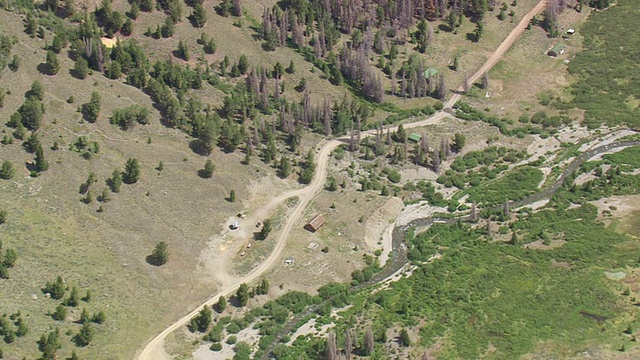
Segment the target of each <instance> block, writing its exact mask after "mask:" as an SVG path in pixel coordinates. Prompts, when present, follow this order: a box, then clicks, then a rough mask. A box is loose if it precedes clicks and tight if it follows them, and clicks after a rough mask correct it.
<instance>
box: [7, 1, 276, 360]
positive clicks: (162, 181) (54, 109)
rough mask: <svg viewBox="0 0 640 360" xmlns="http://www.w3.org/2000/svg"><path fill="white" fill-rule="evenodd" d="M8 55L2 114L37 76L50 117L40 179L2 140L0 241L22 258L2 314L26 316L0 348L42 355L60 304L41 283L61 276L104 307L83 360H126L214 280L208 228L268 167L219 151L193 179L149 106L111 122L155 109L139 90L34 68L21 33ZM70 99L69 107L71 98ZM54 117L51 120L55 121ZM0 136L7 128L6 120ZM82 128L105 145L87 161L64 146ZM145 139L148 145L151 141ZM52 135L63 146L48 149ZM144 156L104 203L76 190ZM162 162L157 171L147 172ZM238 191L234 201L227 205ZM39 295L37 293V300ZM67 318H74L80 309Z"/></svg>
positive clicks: (35, 45)
mask: <svg viewBox="0 0 640 360" xmlns="http://www.w3.org/2000/svg"><path fill="white" fill-rule="evenodd" d="M0 21H3V23H4V24H7V25H8V26H9V27H10V28H16V29H21V23H20V19H19V18H17V17H15V16H13V15H11V14H9V13H6V12H0ZM16 36H18V38H19V42H18V43H17V44H16V45H15V47H14V51H15V52H16V53H17V54H19V55H20V56H21V58H22V67H21V68H20V70H18V71H17V72H15V73H13V72H10V71H6V72H4V73H3V76H2V81H3V84H2V86H3V87H4V88H8V89H11V91H12V93H11V95H8V96H7V97H6V98H5V107H4V108H2V109H0V118H2V119H8V118H9V116H10V114H11V113H13V112H14V111H15V110H16V109H17V108H18V107H19V106H20V104H21V103H22V101H23V94H24V93H25V92H26V91H27V90H28V89H29V87H30V85H31V83H32V82H33V81H34V80H36V79H37V80H39V81H40V82H41V83H42V84H43V87H44V89H45V99H44V103H45V106H46V111H47V112H46V114H45V117H44V122H43V126H42V128H41V129H40V130H39V134H40V139H41V142H42V143H43V146H44V147H45V155H46V157H47V159H48V160H49V163H50V169H49V170H48V171H47V172H45V173H43V174H42V175H41V176H39V177H37V178H31V177H29V176H28V171H27V169H26V166H25V165H24V164H25V163H26V162H29V161H31V160H32V159H33V157H32V155H31V154H27V153H26V152H25V151H24V150H22V149H21V146H20V141H17V140H16V141H14V144H12V145H6V146H2V147H0V158H2V160H5V159H6V160H10V161H11V162H12V163H13V164H14V166H15V167H16V168H17V174H16V176H15V177H14V179H12V180H11V181H4V180H3V185H2V186H3V189H4V190H5V191H2V192H1V193H0V202H1V203H2V204H3V205H2V207H3V208H4V209H6V210H7V211H8V213H9V219H8V223H7V224H6V225H3V232H2V233H1V234H0V239H1V240H2V241H3V243H4V244H5V245H6V246H8V247H12V248H15V249H16V250H17V252H18V254H19V260H18V264H17V266H16V268H15V269H12V271H11V279H9V280H7V281H3V289H4V290H3V291H2V293H1V294H0V307H1V308H2V311H3V313H4V312H6V313H13V312H15V311H18V310H20V311H22V313H23V314H25V315H27V318H26V321H27V324H28V326H29V327H30V332H29V334H28V335H27V336H26V338H25V339H19V340H18V341H17V342H16V345H15V346H13V345H12V346H11V347H3V348H4V350H5V356H10V358H14V356H15V358H22V357H23V356H26V357H27V358H34V357H36V356H37V355H38V351H37V346H36V343H35V341H36V339H37V338H38V337H39V336H40V335H41V334H42V333H43V332H45V331H46V330H47V329H48V328H49V327H50V326H54V325H56V323H55V322H54V321H53V320H52V319H51V318H50V317H48V316H47V315H46V313H47V312H49V311H52V310H53V309H54V308H55V306H56V305H57V302H55V301H53V300H48V299H45V298H44V297H43V295H42V293H41V292H40V288H41V287H42V286H43V285H44V283H45V282H46V281H49V280H53V279H55V276H57V275H62V276H63V277H64V278H65V280H67V282H68V283H69V284H70V285H72V286H78V287H80V288H81V289H83V290H85V289H90V290H91V291H92V292H93V294H94V300H93V301H92V302H91V303H89V304H83V305H84V306H86V307H87V308H88V309H89V310H90V311H91V312H93V311H97V310H99V309H103V310H105V312H106V313H107V317H108V319H107V322H106V324H104V325H100V326H98V329H99V330H98V332H97V334H96V338H95V340H94V341H93V342H92V344H91V345H90V346H89V347H87V348H86V349H78V353H79V355H80V356H81V357H83V358H101V359H127V358H132V357H133V355H134V353H135V351H136V350H137V349H138V348H139V347H140V345H141V344H143V343H144V342H145V341H146V340H147V339H149V338H150V336H151V335H152V334H154V333H156V332H158V331H160V330H161V329H163V328H164V326H165V325H166V324H168V323H171V322H172V321H174V320H175V319H176V318H177V317H178V315H180V314H182V313H184V312H186V311H187V310H190V309H192V308H193V307H196V306H198V304H200V303H201V302H202V301H203V300H204V299H205V298H207V297H208V295H209V294H211V293H212V292H213V291H214V290H215V287H216V282H215V277H214V275H215V273H212V272H210V270H211V268H209V267H205V266H203V265H202V264H201V263H200V262H199V261H198V259H199V255H200V253H201V252H202V251H203V250H204V249H205V248H206V246H207V241H208V238H209V236H211V234H215V233H219V232H220V231H221V230H222V223H223V222H224V220H225V219H226V218H227V217H228V216H229V215H230V214H236V213H238V212H239V211H241V210H243V209H244V205H245V202H246V205H247V206H250V205H251V204H252V202H251V201H249V199H248V197H247V196H246V194H248V193H249V187H250V185H251V183H252V182H253V181H256V180H257V179H259V178H264V177H265V175H267V178H269V176H270V177H271V178H274V176H273V171H272V170H271V169H269V168H267V167H265V166H263V165H261V164H259V163H257V164H254V165H252V166H243V165H241V164H240V161H241V160H242V155H241V154H223V153H221V152H219V151H217V150H216V151H214V152H213V154H212V155H211V156H210V157H211V158H212V159H213V161H214V163H215V164H216V172H215V173H214V177H213V179H207V180H205V179H201V178H200V177H198V176H197V171H198V169H200V168H202V166H203V164H204V161H205V159H204V158H203V157H201V156H198V155H195V154H194V153H193V152H192V151H191V150H190V149H189V147H188V141H189V139H188V138H187V137H185V135H184V134H183V133H181V132H179V131H177V130H173V129H167V128H164V127H162V126H161V125H160V124H159V114H157V113H156V112H155V111H152V121H151V125H148V126H138V127H136V128H134V129H133V130H132V131H130V132H123V131H121V130H119V129H118V128H116V127H114V126H112V125H110V124H109V123H108V119H107V118H108V116H109V115H110V114H111V112H112V110H113V109H116V108H120V107H125V106H128V105H130V104H134V103H136V104H141V105H143V106H145V107H147V108H149V109H152V106H151V102H150V100H149V98H148V97H147V96H145V95H143V94H142V93H141V92H140V91H139V90H137V89H134V88H132V87H130V86H127V85H124V84H123V83H122V82H119V81H112V80H108V79H106V78H104V77H103V76H102V75H100V74H94V75H92V76H90V78H89V79H87V80H84V81H81V80H77V79H74V78H72V77H71V76H70V75H69V69H70V68H71V67H72V66H73V64H72V61H71V60H69V59H68V58H67V57H66V56H60V57H59V58H60V60H61V63H62V68H61V70H60V72H59V74H58V75H56V76H54V77H48V76H43V75H40V74H37V72H36V71H35V68H36V66H37V65H38V63H39V62H42V61H43V60H44V57H45V55H44V54H45V52H44V51H43V50H42V46H43V45H44V42H43V41H41V40H37V39H31V38H29V37H27V36H25V35H24V34H21V33H20V34H16ZM92 91H99V92H100V93H101V95H102V104H103V106H102V111H101V115H100V118H99V119H98V121H97V122H96V123H95V124H88V123H84V122H82V121H81V116H80V114H78V113H77V112H75V110H76V108H77V106H79V105H80V104H82V103H84V102H86V101H88V99H89V96H90V94H91V92H92ZM70 96H73V97H74V99H75V103H74V104H68V103H66V100H67V99H68V98H69V97H70ZM54 121H55V123H54ZM1 129H2V131H3V132H5V133H9V134H10V133H11V132H12V129H9V128H6V127H5V126H4V125H3V126H2V127H1ZM79 135H86V136H87V137H88V138H89V140H90V141H97V142H98V143H99V145H100V152H99V153H98V154H97V155H95V156H94V157H93V158H92V159H91V160H85V159H83V158H82V157H81V156H80V154H79V153H77V152H74V151H69V150H68V146H69V144H71V143H73V142H75V141H76V139H77V137H78V136H79ZM148 138H151V143H150V144H149V143H147V139H148ZM54 141H57V142H58V143H59V145H60V150H58V151H52V150H50V149H49V147H50V146H51V145H52V144H53V142H54ZM130 157H134V158H137V159H139V161H140V163H141V167H142V176H141V180H140V181H139V182H138V183H137V184H135V185H124V186H123V187H122V190H121V192H120V193H118V194H112V195H111V197H112V200H111V201H110V202H107V203H105V204H104V205H103V207H104V212H102V213H99V212H97V211H96V210H97V209H98V207H99V206H100V205H99V204H98V203H97V202H96V201H95V200H94V202H93V203H91V204H88V205H87V204H84V203H82V202H80V199H81V198H82V195H80V194H79V193H78V189H79V186H80V184H81V183H83V182H84V181H85V180H86V178H87V176H88V174H89V172H91V171H93V172H95V174H96V176H97V178H98V182H97V183H96V184H94V185H93V186H92V191H93V194H94V198H95V197H96V196H97V195H98V194H99V193H100V192H101V191H102V189H103V188H105V187H106V184H105V180H106V178H107V177H109V176H110V174H111V172H112V171H113V169H115V168H120V169H122V167H123V166H124V163H125V161H126V159H127V158H130ZM160 161H162V162H163V164H164V170H162V171H161V172H158V171H157V170H155V169H154V168H155V167H156V166H157V165H158V163H159V162H160ZM230 189H235V190H236V192H237V194H238V198H239V201H238V202H236V203H233V204H232V203H229V202H227V201H224V198H225V196H227V194H228V192H229V190H230ZM159 241H166V242H167V243H168V244H169V250H170V254H171V255H170V261H169V263H168V264H166V265H165V266H163V267H160V268H156V267H153V266H150V265H148V264H147V263H146V262H145V257H146V256H147V255H148V254H149V253H150V251H151V250H152V248H153V246H154V245H155V244H156V243H157V242H159ZM32 294H36V295H37V300H33V299H32ZM74 313H76V314H75V315H74V316H76V317H77V316H79V310H75V311H74ZM57 325H59V326H60V328H61V331H62V333H65V332H66V331H67V330H71V331H72V332H73V333H75V332H77V331H78V329H79V326H78V325H75V324H72V323H69V322H67V323H64V324H57ZM63 343H64V345H63V349H62V351H61V352H62V354H63V355H64V356H68V355H69V354H70V352H71V349H72V347H73V346H72V345H71V344H70V336H66V335H64V336H63ZM14 348H15V349H16V350H13V349H14Z"/></svg>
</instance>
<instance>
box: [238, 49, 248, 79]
mask: <svg viewBox="0 0 640 360" xmlns="http://www.w3.org/2000/svg"><path fill="white" fill-rule="evenodd" d="M247 70H249V59H248V58H247V56H246V55H244V54H242V55H240V60H238V71H240V74H242V75H244V74H246V73H247Z"/></svg>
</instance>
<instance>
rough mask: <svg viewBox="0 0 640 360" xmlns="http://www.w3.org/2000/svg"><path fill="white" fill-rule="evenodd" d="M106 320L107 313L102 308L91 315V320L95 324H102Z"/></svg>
mask: <svg viewBox="0 0 640 360" xmlns="http://www.w3.org/2000/svg"><path fill="white" fill-rule="evenodd" d="M106 320H107V315H106V314H105V313H104V311H102V310H100V311H99V312H98V313H97V314H95V315H93V318H92V319H91V321H93V322H94V323H96V324H102V323H104V322H105V321H106Z"/></svg>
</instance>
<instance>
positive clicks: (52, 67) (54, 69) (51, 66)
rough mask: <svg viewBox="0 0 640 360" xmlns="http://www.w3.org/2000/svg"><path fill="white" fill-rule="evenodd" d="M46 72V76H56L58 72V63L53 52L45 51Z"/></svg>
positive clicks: (56, 56)
mask: <svg viewBox="0 0 640 360" xmlns="http://www.w3.org/2000/svg"><path fill="white" fill-rule="evenodd" d="M45 67H46V72H47V74H48V75H56V74H57V73H58V71H59V70H60V62H59V61H58V55H56V53H54V52H53V51H51V50H49V51H47V59H46V61H45Z"/></svg>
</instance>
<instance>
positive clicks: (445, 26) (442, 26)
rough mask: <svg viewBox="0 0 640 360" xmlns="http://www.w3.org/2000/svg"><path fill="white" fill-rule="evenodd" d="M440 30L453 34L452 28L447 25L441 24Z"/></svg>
mask: <svg viewBox="0 0 640 360" xmlns="http://www.w3.org/2000/svg"><path fill="white" fill-rule="evenodd" d="M438 30H440V31H446V32H453V30H451V28H450V27H449V25H447V24H440V25H438Z"/></svg>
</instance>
